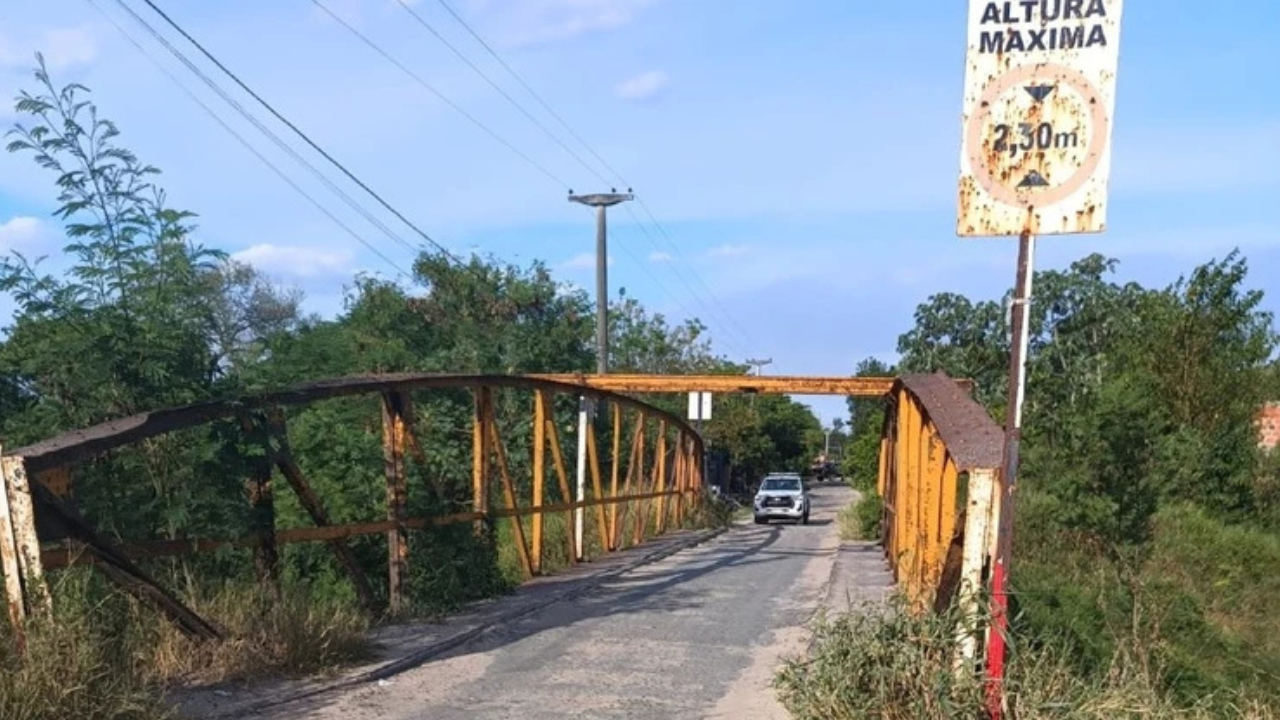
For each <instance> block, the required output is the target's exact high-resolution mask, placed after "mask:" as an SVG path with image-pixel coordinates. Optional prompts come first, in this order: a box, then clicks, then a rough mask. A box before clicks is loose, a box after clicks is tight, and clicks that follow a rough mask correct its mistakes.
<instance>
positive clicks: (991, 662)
mask: <svg viewBox="0 0 1280 720" xmlns="http://www.w3.org/2000/svg"><path fill="white" fill-rule="evenodd" d="M1034 255H1035V236H1034V235H1032V234H1031V232H1030V231H1023V233H1022V237H1021V238H1019V242H1018V273H1017V284H1016V285H1015V287H1014V290H1013V308H1012V310H1013V312H1012V313H1011V314H1012V318H1011V320H1012V325H1013V328H1012V330H1013V333H1012V335H1013V342H1012V343H1011V345H1012V346H1011V347H1010V352H1009V404H1008V409H1007V410H1006V411H1005V437H1004V458H1003V462H1002V467H1001V473H1000V509H999V512H1000V519H999V525H998V530H997V535H996V556H995V558H993V562H992V569H991V600H992V616H991V627H990V628H989V630H988V632H987V711H988V713H989V714H990V716H991V719H992V720H1000V717H1001V715H1002V714H1003V709H1004V708H1003V706H1004V679H1005V654H1006V651H1007V649H1008V648H1007V643H1006V642H1005V638H1006V635H1007V633H1008V628H1009V592H1008V582H1009V562H1010V554H1011V550H1012V547H1013V503H1014V491H1015V490H1016V488H1017V484H1018V451H1019V446H1020V444H1021V442H1022V404H1023V401H1024V400H1025V399H1026V384H1027V345H1028V340H1029V327H1028V326H1029V324H1030V323H1029V322H1028V318H1027V306H1028V304H1029V303H1030V301H1031V280H1032V276H1033V264H1034Z"/></svg>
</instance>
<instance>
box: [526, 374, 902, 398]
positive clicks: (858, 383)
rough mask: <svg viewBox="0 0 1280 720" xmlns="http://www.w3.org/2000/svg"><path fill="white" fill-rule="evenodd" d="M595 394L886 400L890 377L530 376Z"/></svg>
mask: <svg viewBox="0 0 1280 720" xmlns="http://www.w3.org/2000/svg"><path fill="white" fill-rule="evenodd" d="M529 377H532V378H535V379H539V380H552V381H555V382H561V383H568V384H570V385H583V386H586V387H589V388H594V389H596V390H609V391H611V392H626V393H667V392H669V393H683V392H711V393H759V394H762V395H848V396H852V397H883V396H884V395H886V394H888V392H889V391H890V390H891V389H892V388H893V383H894V380H895V378H891V377H857V378H855V377H786V376H781V375H614V374H609V375H570V374H565V375H530V376H529Z"/></svg>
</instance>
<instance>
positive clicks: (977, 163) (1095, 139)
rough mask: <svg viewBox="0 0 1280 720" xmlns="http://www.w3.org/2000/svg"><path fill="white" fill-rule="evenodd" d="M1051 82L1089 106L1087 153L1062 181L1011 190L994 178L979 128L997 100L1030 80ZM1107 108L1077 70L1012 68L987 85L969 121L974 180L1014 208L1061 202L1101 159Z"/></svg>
mask: <svg viewBox="0 0 1280 720" xmlns="http://www.w3.org/2000/svg"><path fill="white" fill-rule="evenodd" d="M1036 80H1040V81H1044V80H1052V81H1054V82H1056V83H1065V84H1066V85H1069V86H1070V87H1071V88H1073V89H1074V90H1075V91H1076V92H1077V93H1079V95H1080V97H1081V98H1083V99H1084V101H1085V102H1086V103H1087V104H1088V105H1089V108H1090V120H1091V121H1092V124H1093V127H1092V132H1091V137H1090V138H1089V152H1088V154H1087V155H1086V156H1085V159H1084V162H1082V163H1080V167H1078V168H1076V171H1075V172H1074V173H1072V175H1071V177H1069V178H1067V180H1066V182H1064V183H1062V184H1060V185H1056V186H1052V187H1046V188H1041V189H1036V190H1018V189H1015V188H1012V187H1010V186H1008V185H1006V184H1004V183H1003V182H1000V180H999V179H997V178H996V177H995V175H994V174H993V173H992V170H991V163H990V162H989V158H990V153H989V152H988V151H987V148H986V146H985V145H984V142H983V141H984V139H985V138H984V137H983V130H982V129H983V125H985V124H986V121H987V118H989V117H990V116H991V106H992V104H993V103H994V102H995V101H996V99H997V98H998V97H1000V96H1001V95H1003V94H1004V93H1006V92H1008V91H1009V90H1012V89H1014V88H1016V87H1019V86H1022V85H1025V84H1028V83H1031V82H1032V81H1036ZM1108 122H1109V121H1108V119H1107V109H1106V105H1105V103H1103V100H1102V96H1101V95H1100V94H1098V91H1097V90H1096V89H1095V88H1094V87H1093V84H1092V83H1090V82H1089V80H1088V79H1087V78H1086V77H1085V76H1084V75H1081V74H1080V73H1079V72H1078V71H1076V70H1073V69H1071V68H1069V67H1065V66H1063V65H1054V64H1048V63H1046V64H1042V65H1024V66H1022V67H1018V68H1014V69H1013V70H1010V71H1009V72H1007V73H1005V74H1004V75H1001V76H1000V77H998V78H996V79H995V80H993V81H992V82H990V83H988V84H987V87H986V88H984V89H983V91H982V96H981V97H980V98H978V107H977V110H976V111H975V112H974V114H973V117H971V118H970V119H969V127H968V129H967V137H966V145H968V147H969V164H970V165H971V166H972V168H973V174H974V178H975V179H976V180H977V181H978V184H979V185H981V186H982V187H983V188H984V189H985V190H986V191H987V192H988V193H990V194H991V197H993V198H995V199H996V200H998V201H1000V202H1002V203H1004V204H1006V205H1014V206H1017V207H1028V208H1029V207H1043V206H1045V205H1052V204H1054V203H1057V202H1061V201H1062V200H1063V199H1065V198H1067V197H1069V196H1070V195H1071V194H1072V193H1074V192H1076V191H1077V190H1079V189H1080V188H1081V187H1083V186H1084V184H1085V183H1086V182H1088V180H1089V178H1090V177H1091V176H1092V175H1093V171H1094V170H1096V169H1097V167H1098V163H1099V162H1101V160H1102V152H1103V148H1105V147H1106V144H1107V124H1108Z"/></svg>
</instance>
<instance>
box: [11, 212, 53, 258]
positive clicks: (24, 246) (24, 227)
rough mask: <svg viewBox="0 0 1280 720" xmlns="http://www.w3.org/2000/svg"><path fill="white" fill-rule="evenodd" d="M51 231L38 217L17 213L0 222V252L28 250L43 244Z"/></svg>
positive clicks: (49, 237) (50, 234) (50, 235)
mask: <svg viewBox="0 0 1280 720" xmlns="http://www.w3.org/2000/svg"><path fill="white" fill-rule="evenodd" d="M51 237H52V233H50V232H49V230H48V228H47V227H46V225H45V223H44V222H43V221H42V220H40V218H34V217H30V216H28V215H17V216H14V217H11V218H9V219H8V220H6V221H5V222H3V223H0V252H6V253H7V252H10V251H13V250H17V251H18V252H24V253H25V252H30V251H32V250H36V249H38V248H40V247H41V246H43V245H44V244H45V243H46V242H47V241H48V240H49V239H51Z"/></svg>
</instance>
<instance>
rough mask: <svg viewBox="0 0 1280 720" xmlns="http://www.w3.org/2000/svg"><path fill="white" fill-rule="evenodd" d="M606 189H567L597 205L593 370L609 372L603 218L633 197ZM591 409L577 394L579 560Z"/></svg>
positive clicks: (575, 545)
mask: <svg viewBox="0 0 1280 720" xmlns="http://www.w3.org/2000/svg"><path fill="white" fill-rule="evenodd" d="M609 190H610V191H609V192H607V193H595V194H591V195H574V194H573V190H570V191H569V202H576V203H579V204H582V205H588V206H590V207H593V208H595V209H596V372H597V373H598V374H600V375H604V374H607V373H608V372H609V226H608V222H607V221H606V219H605V212H606V209H607V208H609V207H610V206H612V205H617V204H618V203H623V202H626V201H628V200H632V199H634V198H635V196H634V195H632V194H631V189H630V188H627V192H625V193H620V192H618V190H617V188H610V189H609ZM593 413H594V408H593V407H592V403H591V400H590V399H589V398H587V396H586V395H582V396H579V398H578V467H577V471H578V473H577V474H578V487H577V493H576V498H577V499H576V502H577V505H578V507H577V508H575V509H574V512H573V548H574V555H576V556H577V559H578V560H582V559H583V556H584V555H585V549H584V547H583V545H584V542H583V540H584V537H585V533H584V530H585V522H586V517H585V513H586V508H584V507H583V506H582V503H583V502H585V501H586V499H587V478H586V475H587V433H588V432H591V426H590V423H589V418H590V417H591V415H592V414H593ZM615 462H616V460H615Z"/></svg>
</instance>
